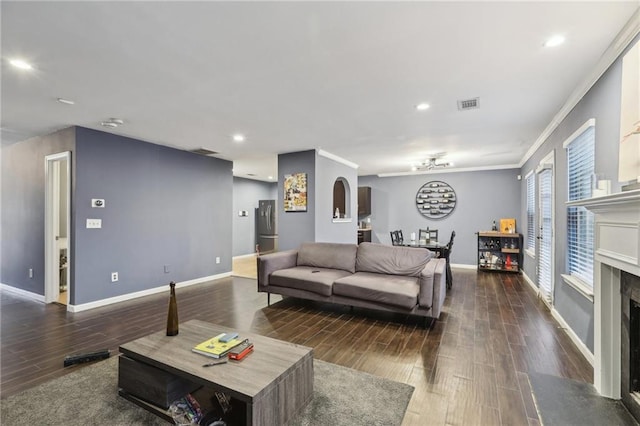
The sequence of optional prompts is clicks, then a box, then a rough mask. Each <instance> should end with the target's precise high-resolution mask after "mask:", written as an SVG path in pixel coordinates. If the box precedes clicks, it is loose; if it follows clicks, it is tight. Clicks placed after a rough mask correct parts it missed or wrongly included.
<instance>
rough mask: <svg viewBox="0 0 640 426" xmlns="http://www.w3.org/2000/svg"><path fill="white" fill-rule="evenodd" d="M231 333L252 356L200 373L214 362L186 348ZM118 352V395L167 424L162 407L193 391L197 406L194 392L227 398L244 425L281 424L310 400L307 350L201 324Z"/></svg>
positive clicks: (190, 324)
mask: <svg viewBox="0 0 640 426" xmlns="http://www.w3.org/2000/svg"><path fill="white" fill-rule="evenodd" d="M230 331H237V332H238V333H240V337H241V338H248V339H249V340H251V341H252V342H253V343H254V351H253V353H251V354H250V355H248V356H247V357H246V358H244V359H243V360H241V361H231V360H229V362H228V363H227V364H223V365H216V366H213V367H203V364H205V363H208V362H212V361H217V360H215V359H213V358H209V357H206V356H203V355H200V354H197V353H194V352H192V351H191V348H193V347H194V346H195V345H196V344H198V343H200V342H203V341H204V340H206V339H210V338H211V337H213V336H216V335H218V334H220V333H224V332H230ZM120 352H121V353H122V356H120V360H119V375H118V386H119V391H118V392H119V394H120V395H121V396H122V397H124V398H126V399H128V400H130V401H132V402H134V403H136V404H138V405H140V406H141V407H143V408H145V409H146V410H149V411H151V412H152V413H154V414H157V415H158V416H160V417H163V418H165V419H166V420H168V421H171V417H170V416H169V413H168V411H167V409H166V408H167V406H168V405H169V404H170V403H171V402H172V401H173V400H175V399H177V398H179V397H181V396H184V395H185V394H187V393H190V392H194V391H196V389H198V390H197V391H196V394H195V396H196V399H198V401H199V402H200V403H201V404H203V401H201V400H200V398H199V397H198V393H197V392H200V394H201V395H205V394H207V392H208V394H209V395H212V394H213V392H214V391H221V392H224V393H226V394H227V395H229V396H231V398H232V399H233V402H234V404H233V411H235V412H236V413H235V414H236V415H237V414H238V411H240V412H241V418H242V419H243V420H242V423H246V424H248V425H278V424H286V423H287V422H288V421H289V420H291V419H292V418H293V417H294V416H295V415H296V414H297V413H298V412H299V411H300V410H301V409H302V408H303V407H304V406H305V405H307V403H309V401H310V400H311V398H312V396H313V350H312V349H311V348H308V347H305V346H300V345H295V344H292V343H287V342H282V341H280V340H275V339H271V338H268V337H264V336H260V335H257V334H252V333H245V332H241V331H239V330H231V329H229V328H227V327H222V326H218V325H215V324H210V323H206V322H203V321H198V320H191V321H188V322H185V323H181V324H180V333H179V334H178V335H177V336H171V337H169V336H166V333H165V332H164V331H162V332H159V333H154V334H151V335H149V336H146V337H143V338H140V339H137V340H134V341H132V342H129V343H126V344H124V345H122V346H120ZM203 398H205V397H203ZM203 405H204V406H206V402H205V403H204V404H203Z"/></svg>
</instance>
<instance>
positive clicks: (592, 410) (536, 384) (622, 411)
mask: <svg viewBox="0 0 640 426" xmlns="http://www.w3.org/2000/svg"><path fill="white" fill-rule="evenodd" d="M529 382H530V383H531V390H532V391H533V397H534V399H535V402H536V407H537V408H538V414H539V415H540V420H541V421H542V424H543V425H544V426H565V425H581V426H583V425H584V426H587V425H593V426H601V425H607V426H637V425H638V423H637V422H636V421H635V420H634V419H633V417H631V414H630V413H629V412H628V411H627V409H626V408H625V407H624V405H623V404H622V402H620V401H616V400H613V399H609V398H605V397H603V396H600V394H598V392H597V391H596V389H595V388H594V387H593V385H591V384H589V383H584V382H578V381H576V380H571V379H565V378H562V377H557V376H551V375H548V374H541V373H529Z"/></svg>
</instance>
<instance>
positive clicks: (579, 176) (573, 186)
mask: <svg viewBox="0 0 640 426" xmlns="http://www.w3.org/2000/svg"><path fill="white" fill-rule="evenodd" d="M563 146H564V148H566V149H567V173H568V190H569V193H568V200H569V201H575V200H581V199H585V198H590V197H591V193H592V178H593V175H594V171H595V120H589V121H588V122H587V123H585V124H584V125H583V126H582V127H581V128H580V129H579V130H578V131H576V132H575V133H574V134H573V135H572V136H571V137H570V138H569V139H567V141H566V142H565V143H564V145H563ZM593 223H594V219H593V213H591V212H589V211H588V210H587V209H585V208H584V207H567V255H568V258H567V272H568V273H569V275H570V277H572V278H577V279H578V280H579V283H580V284H583V285H586V286H587V287H588V289H589V290H590V291H592V289H593V231H594V229H593V228H594V226H593Z"/></svg>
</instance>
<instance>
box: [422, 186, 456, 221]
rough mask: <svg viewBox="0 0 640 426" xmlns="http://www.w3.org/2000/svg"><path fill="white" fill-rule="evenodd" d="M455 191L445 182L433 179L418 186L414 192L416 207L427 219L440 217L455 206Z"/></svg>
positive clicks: (445, 215)
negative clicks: (415, 192) (416, 191)
mask: <svg viewBox="0 0 640 426" xmlns="http://www.w3.org/2000/svg"><path fill="white" fill-rule="evenodd" d="M456 200H457V198H456V192H455V191H454V190H453V188H451V186H449V185H448V184H447V183H445V182H441V181H439V180H434V181H431V182H427V183H425V184H424V185H422V186H421V187H420V189H419V190H418V193H417V194H416V207H417V208H418V211H419V212H420V214H422V215H423V216H424V217H427V218H429V219H442V218H445V217H447V216H449V215H450V214H451V212H452V211H453V209H455V207H456Z"/></svg>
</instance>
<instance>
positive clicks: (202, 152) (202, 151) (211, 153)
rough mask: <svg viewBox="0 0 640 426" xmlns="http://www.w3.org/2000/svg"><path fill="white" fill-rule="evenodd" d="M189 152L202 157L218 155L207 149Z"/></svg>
mask: <svg viewBox="0 0 640 426" xmlns="http://www.w3.org/2000/svg"><path fill="white" fill-rule="evenodd" d="M189 152H193V153H194V154H200V155H213V154H217V152H215V151H211V150H210V149H207V148H196V149H192V150H191V151H189Z"/></svg>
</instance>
